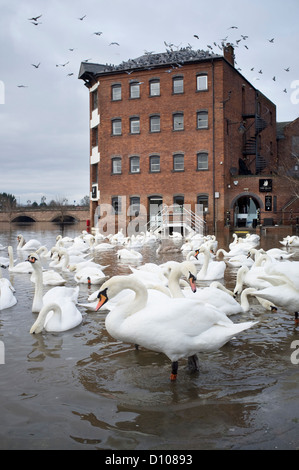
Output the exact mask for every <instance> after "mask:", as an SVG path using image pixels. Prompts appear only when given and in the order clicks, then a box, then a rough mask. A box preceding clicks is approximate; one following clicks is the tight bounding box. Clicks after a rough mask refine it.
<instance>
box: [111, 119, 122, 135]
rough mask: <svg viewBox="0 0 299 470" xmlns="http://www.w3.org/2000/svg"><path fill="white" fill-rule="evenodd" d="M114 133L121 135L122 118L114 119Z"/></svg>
mask: <svg viewBox="0 0 299 470" xmlns="http://www.w3.org/2000/svg"><path fill="white" fill-rule="evenodd" d="M112 135H121V119H113V120H112Z"/></svg>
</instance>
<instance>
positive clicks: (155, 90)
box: [149, 79, 160, 96]
mask: <svg viewBox="0 0 299 470" xmlns="http://www.w3.org/2000/svg"><path fill="white" fill-rule="evenodd" d="M149 86H150V96H160V80H158V79H155V80H151V81H150V84H149Z"/></svg>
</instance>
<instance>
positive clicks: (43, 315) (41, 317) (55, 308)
mask: <svg viewBox="0 0 299 470" xmlns="http://www.w3.org/2000/svg"><path fill="white" fill-rule="evenodd" d="M51 311H52V312H53V313H54V315H59V318H61V314H62V311H61V308H60V306H59V305H58V304H56V303H50V304H47V305H45V306H44V307H42V308H41V310H40V312H39V314H38V317H37V319H36V321H35V323H34V325H33V326H32V329H36V328H38V330H39V331H41V330H42V329H43V328H44V326H45V324H46V320H47V316H48V314H49V312H51Z"/></svg>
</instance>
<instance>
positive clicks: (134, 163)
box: [130, 157, 140, 173]
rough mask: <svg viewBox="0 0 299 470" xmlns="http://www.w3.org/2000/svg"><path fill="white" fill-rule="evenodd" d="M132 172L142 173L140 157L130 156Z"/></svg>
mask: <svg viewBox="0 0 299 470" xmlns="http://www.w3.org/2000/svg"><path fill="white" fill-rule="evenodd" d="M130 172H131V173H140V158H139V157H131V158H130Z"/></svg>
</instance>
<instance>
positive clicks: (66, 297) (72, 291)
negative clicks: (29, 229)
mask: <svg viewBox="0 0 299 470" xmlns="http://www.w3.org/2000/svg"><path fill="white" fill-rule="evenodd" d="M28 261H29V264H30V265H31V266H32V268H33V269H34V272H35V275H36V279H35V289H34V297H33V301H32V312H40V311H41V309H42V307H43V306H44V305H47V304H49V303H53V302H56V303H59V305H60V306H61V307H63V304H64V303H69V302H73V303H75V304H76V303H77V301H78V295H79V286H77V287H76V288H73V287H65V286H56V287H52V288H51V289H50V290H48V291H47V292H46V293H45V295H43V273H42V265H41V263H40V260H39V259H38V257H37V256H36V253H31V254H30V255H29V256H28Z"/></svg>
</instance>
